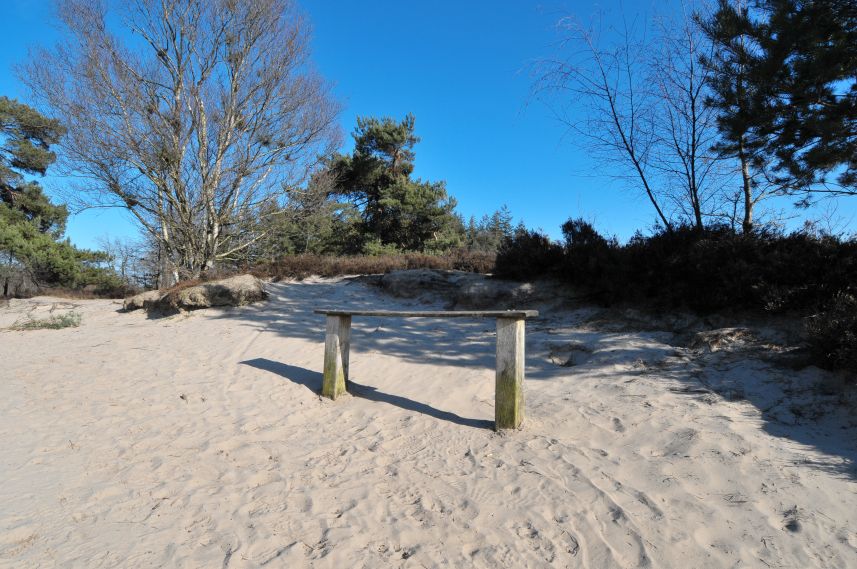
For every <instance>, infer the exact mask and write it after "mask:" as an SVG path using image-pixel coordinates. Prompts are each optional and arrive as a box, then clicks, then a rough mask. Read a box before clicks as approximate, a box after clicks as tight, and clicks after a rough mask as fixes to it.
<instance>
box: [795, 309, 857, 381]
mask: <svg viewBox="0 0 857 569" xmlns="http://www.w3.org/2000/svg"><path fill="white" fill-rule="evenodd" d="M806 332H807V339H808V341H809V347H810V351H811V353H812V355H813V359H814V360H815V361H816V362H818V363H819V365H821V366H822V367H829V368H841V369H847V370H850V371H852V372H857V297H855V296H854V295H853V294H851V293H847V292H840V293H838V294H836V295H835V296H834V297H833V299H832V300H831V301H830V302H829V303H828V305H827V306H826V308H825V310H823V311H822V312H820V313H819V314H816V315H814V316H811V317H810V318H808V319H807V321H806Z"/></svg>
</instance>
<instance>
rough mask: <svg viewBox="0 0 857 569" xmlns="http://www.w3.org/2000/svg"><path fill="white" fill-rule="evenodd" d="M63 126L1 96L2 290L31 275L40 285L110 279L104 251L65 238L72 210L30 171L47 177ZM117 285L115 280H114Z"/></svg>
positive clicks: (0, 196) (0, 281) (6, 293)
mask: <svg viewBox="0 0 857 569" xmlns="http://www.w3.org/2000/svg"><path fill="white" fill-rule="evenodd" d="M63 132H64V129H63V127H62V126H61V125H60V124H59V123H58V122H57V121H55V120H52V119H48V118H45V117H44V116H42V115H41V114H39V113H38V112H36V111H35V110H33V109H32V108H30V107H28V106H27V105H24V104H22V103H19V102H17V101H15V100H13V99H9V98H7V97H0V136H2V138H3V144H2V147H0V291H2V294H3V295H4V296H8V295H9V294H11V293H12V292H13V291H12V288H11V287H12V282H11V281H12V279H13V277H14V276H16V275H20V274H22V273H23V274H26V275H28V276H29V277H30V279H31V280H33V281H35V282H36V283H51V284H57V285H61V286H78V285H83V284H89V283H96V282H100V283H105V282H106V280H109V279H106V275H105V274H104V273H103V271H100V270H99V269H98V267H97V265H98V264H99V263H101V262H103V261H105V260H106V257H105V255H104V254H103V253H97V252H93V251H83V250H80V249H77V248H76V247H74V246H73V245H72V244H71V243H70V242H69V241H68V240H63V239H62V236H63V233H64V232H65V224H66V219H67V218H68V211H67V209H66V207H65V206H62V205H55V204H53V203H51V201H50V200H49V199H48V197H47V196H46V195H45V194H44V192H43V191H42V188H41V186H39V184H37V183H36V182H33V181H30V180H27V179H26V177H25V175H26V174H30V175H33V174H40V175H44V174H45V172H46V171H47V169H48V166H50V164H51V163H52V162H53V161H54V160H55V158H56V156H55V155H54V153H53V152H51V151H50V146H51V145H52V144H55V143H56V142H57V141H58V140H59V138H60V137H61V136H62V135H63ZM110 284H116V283H110Z"/></svg>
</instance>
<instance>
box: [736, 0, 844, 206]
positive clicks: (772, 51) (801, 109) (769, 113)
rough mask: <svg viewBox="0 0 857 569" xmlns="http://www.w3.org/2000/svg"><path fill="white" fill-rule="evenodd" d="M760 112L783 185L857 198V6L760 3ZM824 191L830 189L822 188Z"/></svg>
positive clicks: (833, 1)
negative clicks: (836, 188) (829, 184)
mask: <svg viewBox="0 0 857 569" xmlns="http://www.w3.org/2000/svg"><path fill="white" fill-rule="evenodd" d="M757 7H758V10H759V11H760V13H759V14H757V15H756V17H755V18H754V19H753V20H752V21H751V22H750V25H752V29H753V32H754V35H755V36H756V39H757V41H758V43H759V46H760V48H761V52H762V57H761V58H760V60H759V61H758V65H757V73H756V77H757V79H758V81H760V82H761V83H762V84H761V85H760V90H761V91H762V93H763V94H764V95H765V96H764V98H763V99H762V100H761V101H760V105H759V108H758V109H757V110H756V118H757V120H759V121H760V122H761V128H760V130H761V132H763V133H764V134H765V135H766V136H767V143H768V145H769V150H770V153H771V155H772V156H773V157H774V158H775V164H774V169H775V172H776V174H777V177H778V181H779V182H780V183H785V184H789V185H790V186H792V187H796V188H799V189H807V190H814V189H816V188H813V185H814V184H818V183H823V182H826V181H831V180H828V178H829V177H830V175H831V174H832V175H834V176H835V177H836V181H837V182H838V184H839V185H840V187H841V189H842V190H844V191H846V192H847V193H857V3H855V2H854V1H853V0H759V4H758V6H757ZM822 189H824V188H822Z"/></svg>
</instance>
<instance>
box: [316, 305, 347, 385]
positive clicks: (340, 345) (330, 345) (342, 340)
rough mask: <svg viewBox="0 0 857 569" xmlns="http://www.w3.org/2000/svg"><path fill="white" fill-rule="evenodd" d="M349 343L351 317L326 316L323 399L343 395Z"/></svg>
mask: <svg viewBox="0 0 857 569" xmlns="http://www.w3.org/2000/svg"><path fill="white" fill-rule="evenodd" d="M350 343H351V317H350V316H328V317H327V333H326V335H325V339H324V378H323V379H322V384H321V394H322V395H323V396H324V397H329V398H330V399H336V398H337V397H339V396H340V395H342V394H343V393H345V382H346V380H348V351H349V347H350Z"/></svg>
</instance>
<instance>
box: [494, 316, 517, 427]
mask: <svg viewBox="0 0 857 569" xmlns="http://www.w3.org/2000/svg"><path fill="white" fill-rule="evenodd" d="M523 387H524V319H522V318H515V319H513V318H498V319H497V381H496V387H495V389H496V391H495V401H494V428H495V429H496V430H498V431H499V430H500V429H517V428H518V427H520V426H521V423H522V422H523V420H524V389H523Z"/></svg>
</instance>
